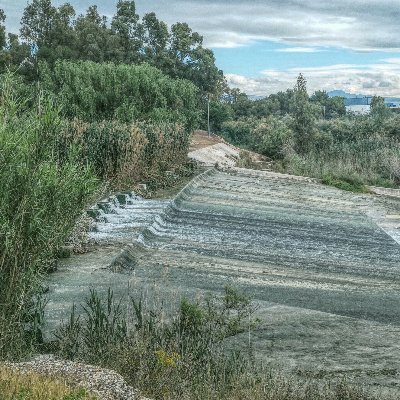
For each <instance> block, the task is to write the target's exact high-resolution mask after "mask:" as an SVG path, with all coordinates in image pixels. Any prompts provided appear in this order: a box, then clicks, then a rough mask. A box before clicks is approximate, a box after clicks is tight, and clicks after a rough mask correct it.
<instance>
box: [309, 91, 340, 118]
mask: <svg viewBox="0 0 400 400" xmlns="http://www.w3.org/2000/svg"><path fill="white" fill-rule="evenodd" d="M310 101H311V102H313V103H314V104H319V105H320V107H321V113H320V116H323V117H324V118H326V119H332V118H338V117H342V116H344V115H345V114H346V106H345V104H344V97H329V96H328V94H327V93H326V91H325V90H317V91H316V92H314V93H313V95H312V96H311V97H310Z"/></svg>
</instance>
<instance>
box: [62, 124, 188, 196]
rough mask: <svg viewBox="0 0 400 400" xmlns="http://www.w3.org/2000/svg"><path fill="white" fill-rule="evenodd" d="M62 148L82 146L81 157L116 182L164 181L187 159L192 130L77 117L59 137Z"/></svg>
mask: <svg viewBox="0 0 400 400" xmlns="http://www.w3.org/2000/svg"><path fill="white" fill-rule="evenodd" d="M58 140H59V142H58V152H59V154H60V155H61V157H62V158H68V157H69V154H68V148H70V147H71V145H73V148H76V147H77V146H78V148H79V149H80V150H79V159H80V162H81V163H83V164H88V165H91V166H92V167H93V170H94V172H95V173H96V175H97V176H98V177H99V178H101V179H102V180H104V181H108V182H110V183H111V184H112V185H113V186H115V187H118V188H119V189H121V188H130V189H132V187H134V185H135V183H137V182H153V181H157V180H158V181H161V180H162V178H161V176H162V175H163V174H164V173H165V171H168V170H172V171H174V170H179V169H180V168H181V167H182V165H184V164H185V163H186V160H187V149H188V144H189V143H188V142H189V132H188V131H187V130H186V129H185V128H184V126H183V125H182V124H179V123H168V122H163V123H161V122H158V123H157V122H151V121H149V122H130V123H123V122H120V121H116V120H114V121H102V122H91V123H87V122H82V121H79V120H76V119H75V120H73V121H70V122H68V123H67V129H65V130H64V132H63V134H62V135H60V136H59V138H58Z"/></svg>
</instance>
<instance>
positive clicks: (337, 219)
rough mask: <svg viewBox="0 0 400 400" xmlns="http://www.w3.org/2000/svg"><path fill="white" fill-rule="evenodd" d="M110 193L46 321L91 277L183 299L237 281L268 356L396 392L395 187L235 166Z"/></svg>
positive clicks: (399, 370)
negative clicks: (154, 196) (174, 187)
mask: <svg viewBox="0 0 400 400" xmlns="http://www.w3.org/2000/svg"><path fill="white" fill-rule="evenodd" d="M110 203H112V204H114V205H113V207H111V209H108V210H107V208H106V207H103V212H102V213H101V216H100V215H98V218H97V219H98V222H97V232H94V233H92V239H93V240H96V241H97V242H98V246H97V247H95V250H94V251H93V252H91V253H88V254H84V255H78V256H74V257H72V258H70V259H68V260H64V261H63V262H62V263H61V265H60V268H59V271H58V272H56V273H54V274H53V275H52V276H51V278H50V282H49V285H50V294H49V299H50V302H49V306H48V310H47V313H48V319H49V321H50V326H55V324H56V323H57V322H59V321H60V319H62V318H63V317H64V316H65V312H66V310H68V309H69V308H70V306H71V303H72V302H79V301H82V299H83V297H84V295H86V294H87V292H88V288H89V287H95V288H97V289H98V290H106V288H108V287H109V286H112V287H113V288H114V290H115V292H116V293H118V294H121V295H122V294H124V293H127V291H128V290H130V291H134V292H135V293H139V292H143V291H145V292H148V293H150V294H151V295H152V296H156V297H157V298H158V299H161V300H160V301H163V302H169V303H171V304H175V303H176V302H177V301H178V300H179V299H180V298H182V297H184V296H189V297H201V296H204V294H205V293H209V292H214V293H217V294H218V293H221V291H222V289H223V288H224V286H226V285H231V286H236V287H239V288H241V289H243V290H245V291H246V293H248V294H249V295H250V296H251V297H252V299H253V300H254V301H255V303H256V304H257V307H258V311H257V314H258V317H260V318H261V321H262V322H261V324H260V325H259V326H257V328H255V329H254V330H253V331H252V332H251V340H252V343H253V346H254V349H255V353H256V355H257V357H259V358H260V359H262V360H264V362H267V363H271V364H273V365H275V366H279V367H281V368H283V369H289V370H291V371H297V372H298V373H300V372H299V371H301V374H305V375H306V376H312V377H328V378H337V377H340V376H342V375H343V374H346V376H348V377H350V378H351V379H354V380H355V381H357V382H362V383H366V384H369V385H378V386H380V387H386V388H388V389H390V390H391V391H397V390H398V391H399V393H400V381H399V374H400V340H399V338H400V244H399V243H398V237H399V236H398V232H399V230H398V228H399V227H400V199H399V198H396V197H393V196H385V195H381V196H378V195H372V194H354V193H349V192H344V191H341V190H338V189H335V188H332V187H327V186H323V185H321V184H319V183H317V182H315V181H313V180H312V179H308V178H303V177H293V176H288V175H282V174H277V173H272V172H266V171H253V170H244V169H238V168H231V169H229V170H225V171H217V170H215V169H211V170H209V171H207V172H205V173H203V174H202V175H200V176H198V177H197V178H195V179H194V180H193V181H192V182H191V183H190V184H189V185H188V186H186V187H185V188H184V189H183V190H182V191H181V192H180V193H179V195H178V196H177V197H176V198H175V199H171V200H168V199H167V200H161V201H160V200H156V201H155V200H144V199H141V198H139V197H134V196H130V197H129V199H128V201H126V202H125V204H119V203H118V202H115V201H112V200H110ZM104 209H106V212H104ZM107 212H108V213H107ZM110 265H113V266H114V267H115V268H111V269H110V268H109V266H110ZM116 267H118V268H116ZM237 339H238V340H239V341H240V340H243V341H247V340H248V334H247V333H246V335H244V336H243V337H242V338H241V337H238V338H237Z"/></svg>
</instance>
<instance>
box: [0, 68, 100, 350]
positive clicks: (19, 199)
mask: <svg viewBox="0 0 400 400" xmlns="http://www.w3.org/2000/svg"><path fill="white" fill-rule="evenodd" d="M15 87H18V85H16V84H15V81H14V80H13V77H12V76H10V75H6V76H2V77H1V90H0V187H1V188H2V190H1V191H0V332H1V336H0V357H1V358H3V357H6V356H10V355H16V356H17V355H20V352H23V351H26V350H27V349H28V348H29V347H30V346H33V345H35V343H37V341H38V339H39V337H40V334H39V333H38V332H39V326H38V325H40V322H41V314H40V308H41V306H40V304H41V303H40V302H39V304H38V306H34V305H32V301H35V296H36V295H37V294H38V293H39V292H38V290H40V276H41V274H42V273H43V272H45V270H46V268H47V266H46V262H45V261H47V260H49V259H51V258H52V257H53V255H54V253H55V252H56V250H57V249H58V247H59V246H61V245H62V244H63V242H64V241H65V239H66V238H67V236H68V234H69V232H70V231H71V229H72V228H73V226H74V224H75V221H76V219H77V218H78V216H79V215H80V213H81V212H82V210H83V208H84V207H85V206H86V205H87V203H88V201H89V199H90V198H91V196H92V194H93V193H94V191H95V190H96V188H97V185H98V182H97V180H96V179H95V178H94V177H93V176H92V174H91V172H90V170H88V169H87V168H83V167H81V166H79V165H78V164H76V163H75V162H74V160H72V159H68V160H65V162H63V163H60V162H59V160H58V159H57V153H56V138H57V135H58V134H59V132H60V131H62V129H63V122H62V120H61V118H60V115H59V111H58V110H57V108H55V107H54V105H53V104H52V103H51V102H50V101H48V100H47V99H45V98H42V99H41V101H40V104H41V106H40V110H36V109H32V110H30V109H27V108H26V104H27V102H28V99H24V98H18V97H17V93H18V91H16V90H15ZM71 154H72V152H71ZM29 332H31V333H32V334H31V335H29V334H28V333H29ZM27 334H28V335H27Z"/></svg>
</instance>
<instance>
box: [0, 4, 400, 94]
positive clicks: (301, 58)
mask: <svg viewBox="0 0 400 400" xmlns="http://www.w3.org/2000/svg"><path fill="white" fill-rule="evenodd" d="M64 2H65V1H58V0H53V4H55V5H59V4H61V3H64ZM69 2H70V3H71V4H72V5H73V6H74V8H75V10H76V11H77V13H81V12H84V11H85V9H86V8H87V7H88V6H89V5H91V4H93V3H94V4H97V5H98V8H99V11H100V12H101V13H102V14H104V15H107V16H110V17H111V16H112V15H113V13H114V10H115V4H116V1H115V2H114V1H107V0H97V1H96V0H81V1H75V0H70V1H69ZM26 4H27V1H26V0H12V1H11V0H0V8H3V9H4V11H5V13H6V15H7V21H6V22H7V28H8V30H9V31H13V32H17V31H18V29H19V21H20V18H21V15H22V11H23V9H24V7H25V6H26ZM136 5H137V9H138V13H139V14H140V15H141V16H142V15H143V14H145V13H146V12H150V11H154V12H155V13H156V14H157V16H158V17H159V18H160V19H162V20H164V21H165V22H167V23H168V24H169V25H171V24H173V23H175V22H187V23H188V24H189V25H190V26H191V27H192V29H193V30H195V31H197V32H199V33H200V34H202V35H203V36H204V44H205V45H206V46H207V47H210V48H211V49H212V50H213V51H214V54H215V56H216V60H217V66H218V67H219V68H220V69H222V70H223V71H224V74H225V76H226V78H227V81H228V83H229V84H230V86H231V87H238V88H240V89H241V90H243V91H244V92H246V93H247V94H249V95H258V96H266V95H269V94H271V93H276V92H277V91H279V90H286V89H287V88H292V87H293V86H294V84H295V81H296V77H297V76H298V74H299V73H300V72H301V73H303V74H304V76H305V77H306V79H307V82H308V90H309V92H313V91H315V90H327V91H329V90H334V89H342V90H345V91H347V92H350V93H362V94H368V95H374V94H376V95H381V96H386V97H400V33H399V29H398V28H399V20H400V0H351V1H348V0H254V1H239V0H188V1H183V0H137V1H136Z"/></svg>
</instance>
